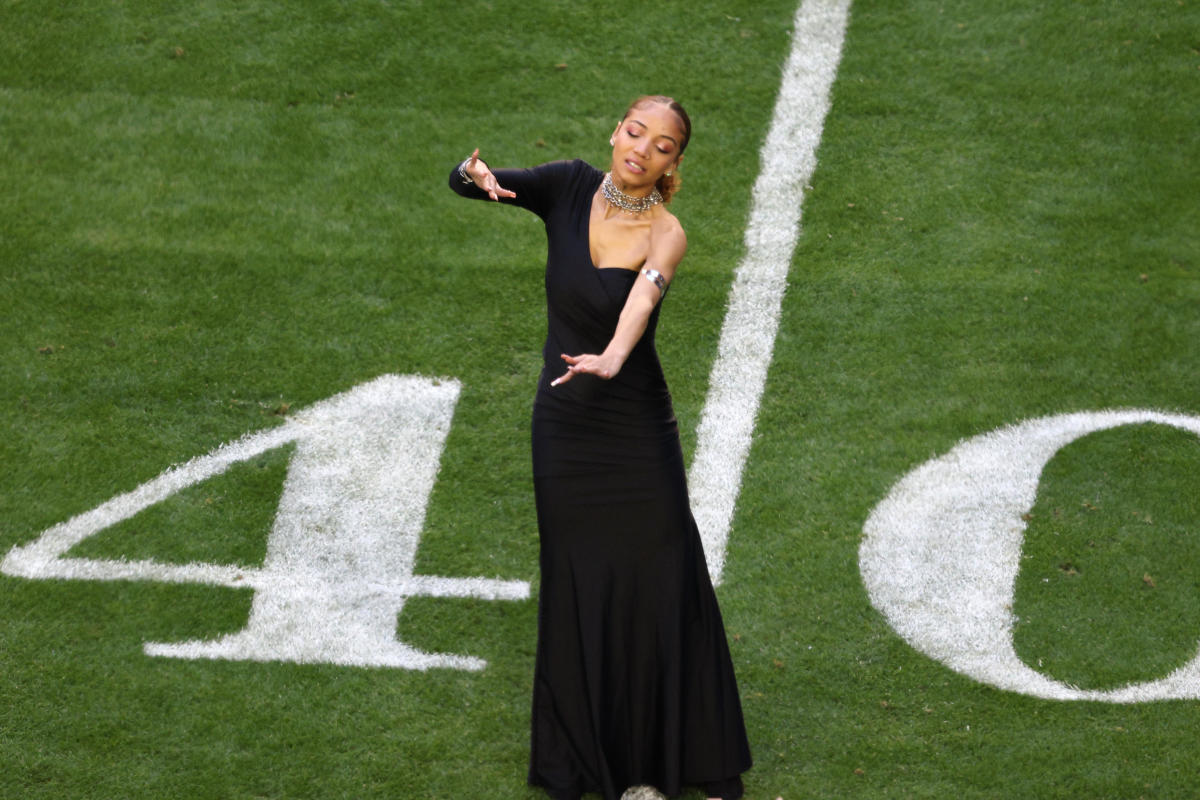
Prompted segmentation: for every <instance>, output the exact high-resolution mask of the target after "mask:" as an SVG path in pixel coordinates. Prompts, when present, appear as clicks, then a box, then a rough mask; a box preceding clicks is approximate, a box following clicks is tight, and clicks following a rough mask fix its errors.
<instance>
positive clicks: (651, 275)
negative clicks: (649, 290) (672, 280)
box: [642, 267, 667, 292]
mask: <svg viewBox="0 0 1200 800" xmlns="http://www.w3.org/2000/svg"><path fill="white" fill-rule="evenodd" d="M642 275H644V276H645V278H646V280H648V281H650V282H651V283H653V284H654V285H655V286H657V287H658V290H659V291H660V292H661V291H664V289H663V287H664V286H665V285H666V283H667V282H666V280H665V279H664V278H663V276H662V273H661V272H659V271H658V270H656V269H649V268H647V267H643V268H642Z"/></svg>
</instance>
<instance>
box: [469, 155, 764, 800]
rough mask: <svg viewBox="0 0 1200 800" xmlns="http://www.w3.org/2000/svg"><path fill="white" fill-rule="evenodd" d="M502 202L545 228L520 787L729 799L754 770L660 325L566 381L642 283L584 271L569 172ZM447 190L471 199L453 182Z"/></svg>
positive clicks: (587, 185) (598, 176)
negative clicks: (532, 594) (537, 583)
mask: <svg viewBox="0 0 1200 800" xmlns="http://www.w3.org/2000/svg"><path fill="white" fill-rule="evenodd" d="M494 174H495V175H496V178H497V180H498V181H499V183H500V185H501V186H503V187H504V188H506V189H510V190H512V191H514V192H516V195H517V196H516V198H514V199H511V200H503V201H502V202H506V203H511V204H514V205H518V206H521V207H523V208H526V209H528V210H530V211H532V212H534V213H535V214H537V215H538V216H540V217H541V218H542V220H543V221H544V222H545V224H546V235H547V239H548V250H549V252H548V257H547V260H546V300H547V317H548V333H547V337H546V345H545V348H544V350H543V357H544V367H543V369H542V374H541V378H540V380H539V381H538V390H537V397H536V399H535V401H534V409H533V475H534V489H535V493H536V501H537V514H538V529H539V536H540V545H541V554H540V566H541V591H540V595H539V604H538V646H537V662H536V668H535V673H534V685H533V725H532V750H531V756H530V765H529V783H530V784H532V785H536V786H542V787H544V788H545V789H546V790H547V791H548V792H549V794H550V795H551V796H552V797H554V798H557V799H558V800H568V799H572V800H573V799H574V798H578V797H579V796H580V794H581V793H583V792H599V793H601V794H602V795H603V796H604V798H605V800H616V798H618V797H620V795H621V794H622V792H623V791H624V790H625V789H626V788H628V787H629V786H634V785H640V784H650V785H652V786H655V787H657V788H658V789H659V790H660V791H663V792H665V793H666V794H668V795H674V794H678V793H679V792H680V790H681V789H682V787H684V786H688V785H696V786H703V787H704V788H705V789H706V790H707V791H709V792H711V793H712V794H715V795H721V796H723V797H727V798H736V797H739V796H740V795H741V779H740V775H741V773H742V772H744V771H745V770H747V769H748V768H749V767H750V763H751V760H750V748H749V745H748V743H747V740H746V731H745V725H744V722H743V718H742V710H741V703H740V701H739V698H738V690H737V683H736V680H735V678H734V673H733V664H732V661H731V659H730V656H729V649H728V645H727V643H726V640H725V629H724V625H723V623H722V621H721V612H720V610H719V609H718V608H717V601H716V596H715V594H714V593H713V588H712V583H711V582H710V580H709V576H708V568H707V566H706V564H705V560H704V550H703V546H702V545H701V542H700V535H699V531H698V530H697V528H696V523H695V521H694V520H693V519H692V514H691V510H690V507H689V504H688V495H687V484H686V478H685V470H684V463H683V455H682V452H681V450H680V445H679V432H678V428H677V426H676V423H675V415H674V411H673V409H672V407H671V396H670V394H669V392H668V391H667V386H666V382H665V380H664V379H663V372H662V367H661V366H660V364H659V361H658V355H657V353H656V352H655V349H654V331H655V327H656V324H657V322H658V310H659V308H661V304H660V305H659V306H658V307H656V308H655V310H654V312H653V313H652V314H651V317H650V320H649V323H648V325H647V328H646V332H645V333H644V334H643V336H642V338H641V341H639V342H638V344H637V346H636V347H635V348H634V350H633V352H632V353H631V354H630V356H629V358H628V360H627V361H626V362H625V364H624V366H623V367H622V368H621V371H620V372H619V373H618V374H617V376H616V377H615V378H613V379H612V380H608V381H605V380H602V379H600V378H597V377H595V376H592V375H587V374H579V375H576V376H575V377H574V378H573V379H572V380H570V381H568V382H567V383H564V384H560V385H559V386H555V387H551V386H550V382H551V381H552V380H553V379H554V378H556V377H558V376H560V375H562V374H563V373H564V372H565V371H566V364H565V362H564V361H563V360H562V358H561V354H563V353H567V354H569V355H578V354H581V353H601V352H603V351H604V349H605V347H606V346H607V345H608V343H609V340H610V339H611V338H612V336H613V333H614V331H615V330H616V325H617V318H618V316H619V315H620V313H621V309H622V308H623V307H624V305H625V299H626V297H627V296H628V294H629V291H630V289H631V287H632V286H633V284H634V281H636V280H644V278H639V275H638V273H637V272H636V271H633V270H629V269H620V268H613V269H597V268H596V267H595V265H594V264H593V263H592V259H591V251H590V248H589V223H590V214H591V208H592V198H593V196H594V195H595V192H596V190H597V189H598V188H599V186H600V182H601V180H602V179H603V177H604V174H603V173H602V172H600V171H599V170H597V169H595V168H594V167H592V166H590V165H588V164H586V163H584V162H582V161H572V162H566V161H562V162H555V163H551V164H544V165H542V166H540V167H535V168H533V169H524V170H494ZM450 185H451V187H452V188H453V189H454V190H455V191H456V192H458V193H459V194H461V195H464V196H466V197H473V198H484V197H486V195H485V194H484V193H483V192H482V191H481V190H479V189H478V188H477V187H476V186H475V185H474V184H473V183H472V184H464V183H463V181H462V179H461V177H460V176H459V174H458V172H457V170H455V171H454V172H452V173H451V175H450Z"/></svg>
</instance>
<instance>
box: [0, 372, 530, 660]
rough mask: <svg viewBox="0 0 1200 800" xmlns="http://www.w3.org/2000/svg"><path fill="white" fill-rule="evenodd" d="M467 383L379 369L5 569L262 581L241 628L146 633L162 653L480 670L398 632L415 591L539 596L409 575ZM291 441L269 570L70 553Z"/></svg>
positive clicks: (146, 487) (36, 545)
mask: <svg viewBox="0 0 1200 800" xmlns="http://www.w3.org/2000/svg"><path fill="white" fill-rule="evenodd" d="M459 388H460V387H459V384H458V383H457V382H456V381H451V380H441V381H434V380H429V379H426V378H421V377H416V376H398V375H385V376H382V377H380V378H377V379H375V380H373V381H371V382H369V383H365V384H362V385H361V386H358V387H355V388H354V389H352V390H350V391H348V392H345V393H343V394H340V395H336V396H334V397H332V398H329V399H328V400H325V401H323V402H321V403H318V404H316V405H314V406H312V407H311V408H308V409H305V410H303V411H301V412H299V413H297V414H296V415H295V416H293V417H292V418H291V419H289V420H288V422H287V423H286V424H284V425H282V426H280V427H278V428H274V429H271V430H269V431H264V432H261V433H257V434H253V435H251V436H247V437H245V438H243V439H240V440H238V441H235V442H231V443H229V444H226V445H224V446H222V447H219V448H217V449H216V450H214V451H213V452H211V453H209V454H207V455H204V456H201V457H199V458H196V459H193V460H192V461H189V462H187V463H186V464H183V465H181V466H178V467H174V468H171V469H169V470H167V471H166V472H164V473H162V474H161V475H159V476H158V477H157V478H154V479H153V480H151V481H148V482H146V483H144V484H142V485H141V486H139V487H137V488H136V489H134V490H133V491H131V492H128V493H126V494H122V495H119V496H117V497H114V498H112V499H111V500H109V501H108V502H106V503H103V504H101V505H99V506H97V507H96V508H94V509H92V510H91V511H88V512H86V513H84V514H80V515H79V516H77V517H73V518H72V519H69V520H67V521H66V522H63V523H61V524H59V525H55V526H54V527H52V528H50V529H48V530H46V531H45V532H44V533H42V535H41V536H40V537H38V538H37V539H36V540H35V541H33V542H31V543H29V544H26V545H23V546H19V547H15V548H13V550H12V551H11V552H9V554H8V556H7V557H6V558H5V559H4V561H3V562H2V563H0V571H3V572H4V573H5V574H8V575H13V576H18V577H25V578H37V579H44V578H72V579H83V580H101V581H105V580H148V581H166V582H173V583H203V584H212V585H217V586H229V587H239V588H241V587H250V588H253V589H254V590H255V593H254V600H253V604H252V606H251V610H250V619H249V622H248V624H247V625H246V627H245V628H244V629H243V630H241V631H239V632H237V633H233V634H230V635H227V636H224V637H221V638H219V639H215V640H211V641H194V642H182V643H175V644H159V643H148V644H146V645H145V651H146V653H147V654H148V655H152V656H170V657H176V658H217V659H231V660H254V661H292V662H299V663H332V664H344V665H354V666H377V667H400V668H405V669H417V670H423V669H428V668H430V667H449V668H454V669H466V670H478V669H482V668H483V667H484V666H485V662H483V661H482V660H480V659H478V658H472V657H470V656H460V655H446V654H431V653H425V652H422V651H420V650H418V649H416V648H414V647H412V646H410V645H407V644H405V643H404V642H401V641H399V640H398V639H397V637H396V625H397V618H398V615H399V613H400V611H401V610H402V609H403V607H404V602H405V600H407V599H408V598H409V597H418V596H424V597H477V598H483V599H487V600H522V599H526V598H528V597H529V584H528V583H527V582H525V581H507V580H490V579H484V578H443V577H434V576H424V575H414V574H413V567H414V563H415V560H416V554H417V547H418V545H419V543H420V539H421V531H422V528H423V526H424V522H425V509H426V506H427V505H428V501H429V495H430V492H431V491H432V489H433V484H434V480H435V478H436V476H437V472H438V465H439V463H440V460H441V454H442V449H443V447H444V445H445V441H446V435H447V433H448V432H449V430H450V421H451V418H452V417H453V414H454V406H455V403H456V402H457V400H458V393H459ZM293 442H294V443H295V446H296V449H295V452H294V454H293V455H292V458H291V461H290V463H289V465H288V473H287V480H286V482H285V484H284V488H283V494H282V496H281V497H280V500H279V508H278V512H277V514H276V517H275V522H274V525H273V527H272V530H271V534H270V537H269V539H268V541H267V554H266V558H265V561H264V563H263V566H262V568H251V567H245V566H238V565H226V564H206V563H193V564H168V563H162V562H158V561H125V560H96V559H83V558H72V557H69V556H67V552H68V551H69V550H70V549H71V548H72V547H74V546H75V545H77V544H79V543H80V542H82V541H83V540H84V539H86V538H88V537H89V536H92V535H94V534H96V533H99V532H100V531H102V530H104V529H105V528H108V527H110V526H112V525H114V524H116V523H118V522H121V521H122V520H125V519H128V518H129V517H132V516H133V515H134V514H137V513H138V512H139V511H142V510H143V509H145V508H147V507H149V506H152V505H154V504H155V503H159V502H161V501H163V500H165V499H166V498H168V497H170V496H171V495H173V494H175V493H176V492H178V491H179V490H181V489H183V488H185V487H187V486H191V485H193V484H196V483H199V482H201V481H204V480H207V479H208V478H211V477H213V476H215V475H219V474H221V473H222V472H224V471H225V470H226V469H228V468H229V467H230V466H232V465H233V464H236V463H238V462H240V461H245V460H247V459H250V458H253V457H255V456H257V455H259V454H261V453H264V452H266V451H268V450H273V449H275V448H278V447H282V446H284V445H287V444H289V443H293Z"/></svg>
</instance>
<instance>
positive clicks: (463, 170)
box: [458, 158, 475, 183]
mask: <svg viewBox="0 0 1200 800" xmlns="http://www.w3.org/2000/svg"><path fill="white" fill-rule="evenodd" d="M470 163H471V159H469V158H464V159H463V162H462V163H461V164H459V165H458V177H460V178H462V182H463V183H474V182H475V179H474V178H472V177H471V176H470V175H468V174H467V164H470Z"/></svg>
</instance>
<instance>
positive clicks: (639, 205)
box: [600, 173, 663, 214]
mask: <svg viewBox="0 0 1200 800" xmlns="http://www.w3.org/2000/svg"><path fill="white" fill-rule="evenodd" d="M600 191H602V192H604V199H605V200H607V201H608V204H609V205H611V206H616V207H617V208H619V209H621V210H622V211H628V212H629V213H630V214H641V213H642V212H644V211H649V210H650V209H651V208H653V207H654V206H656V205H658V204H659V203H661V202H662V201H663V198H662V195H661V194H659V192H658V189H655V190H654V191H652V192H650V194H648V195H646V196H645V197H634V196H633V195H630V194H625V193H624V192H622V191H621V190H620V189H618V188H617V187H616V184H614V183H613V180H612V174H611V173H605V175H604V183H602V184H600Z"/></svg>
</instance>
